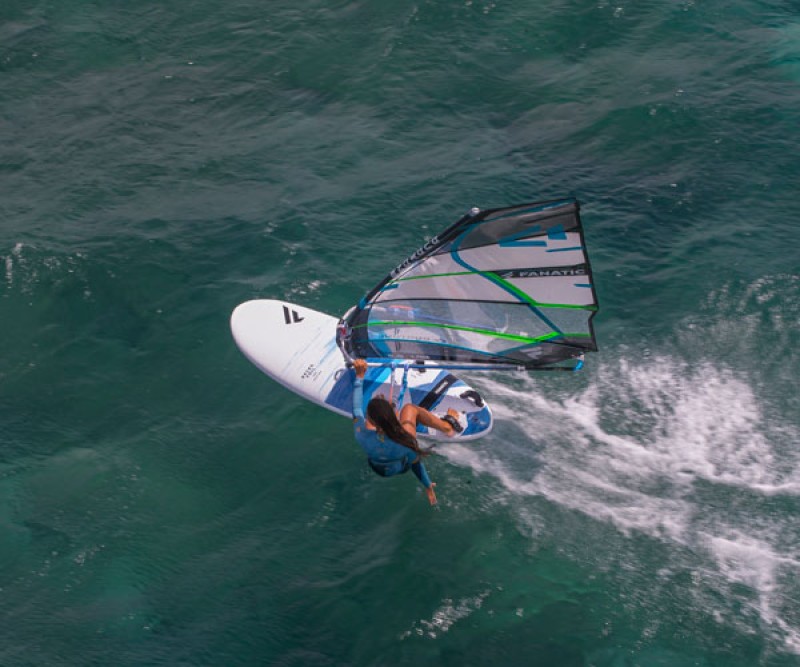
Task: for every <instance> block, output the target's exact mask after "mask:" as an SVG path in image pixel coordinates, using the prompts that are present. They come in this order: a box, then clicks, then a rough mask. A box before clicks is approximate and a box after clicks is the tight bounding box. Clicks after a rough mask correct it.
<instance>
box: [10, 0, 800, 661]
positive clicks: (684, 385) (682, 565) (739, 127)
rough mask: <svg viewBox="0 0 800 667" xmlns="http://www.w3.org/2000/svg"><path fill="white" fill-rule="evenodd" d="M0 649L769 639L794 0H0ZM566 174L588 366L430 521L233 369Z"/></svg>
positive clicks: (500, 436) (318, 657) (16, 652)
mask: <svg viewBox="0 0 800 667" xmlns="http://www.w3.org/2000/svg"><path fill="white" fill-rule="evenodd" d="M0 82H2V83H1V85H0V342H2V347H1V348H0V427H1V428H0V611H2V619H3V622H2V624H0V628H2V630H0V632H1V633H2V635H1V636H2V640H1V641H0V664H2V665H10V666H16V665H215V666H216V665H226V666H228V665H230V666H233V665H284V666H290V665H291V666H305V665H312V666H317V665H320V666H322V665H411V664H413V665H458V666H462V665H475V666H484V665H526V666H527V665H537V666H538V665H544V666H550V665H553V666H555V667H560V666H567V667H570V666H573V665H575V666H578V665H580V666H586V667H588V666H590V665H591V666H594V667H622V666H625V667H628V666H633V665H642V666H646V667H647V666H651V665H655V666H660V667H666V666H673V665H681V666H682V665H701V666H714V667H716V666H736V667H739V666H741V667H749V666H751V665H770V666H773V665H774V666H788V665H798V664H800V602H799V600H800V583H798V582H800V578H798V575H800V546H799V545H800V527H799V526H800V523H798V516H799V515H800V449H799V448H798V441H799V440H800V437H798V436H800V419H799V417H800V398H799V397H798V392H797V380H796V376H797V373H798V371H799V370H800V356H799V355H798V352H797V349H798V344H799V343H800V333H799V332H800V259H799V257H800V254H799V253H798V247H800V197H798V195H799V194H800V186H799V185H798V184H800V6H798V5H797V3H795V2H789V1H785V2H771V3H768V2H764V1H758V0H733V1H732V2H721V1H719V0H716V1H712V2H695V1H692V0H686V1H676V2H638V3H634V2H627V1H626V2H606V1H605V0H594V1H592V2H590V1H583V0H570V1H556V0H549V1H547V2H542V3H525V2H522V1H520V0H513V1H512V0H507V1H504V0H494V1H490V0H459V1H458V2H449V1H440V0H437V1H426V2H407V1H405V0H395V1H394V2H385V1H384V2H377V1H376V2H358V1H356V2H318V1H317V2H315V1H313V0H297V1H295V2H271V3H253V2H244V1H242V0H231V1H230V2H227V3H211V2H207V1H206V0H197V1H195V2H192V3H176V2H159V3H154V2H140V3H120V2H111V3H98V2H89V1H87V0H62V1H61V2H53V1H52V0H49V1H43V0H30V1H29V2H19V1H16V0H4V2H3V3H2V5H0ZM566 194H574V195H576V196H578V197H579V198H580V199H581V201H582V202H583V204H584V206H583V218H584V224H585V226H586V236H587V242H588V245H589V248H590V254H591V258H592V261H593V267H594V275H595V281H596V286H597V290H598V294H599V298H600V301H601V312H600V314H599V316H598V317H597V318H596V320H595V322H596V329H597V334H598V337H599V341H600V346H601V350H600V352H599V354H596V355H593V356H592V357H591V358H590V359H589V360H588V364H587V368H586V370H585V372H583V373H581V374H577V375H567V374H563V376H561V375H559V377H550V376H549V375H548V376H547V377H541V376H531V377H528V376H523V375H510V376H491V377H489V376H477V377H473V378H470V380H471V381H472V382H474V383H475V384H476V385H478V386H479V387H480V388H481V389H482V390H483V391H484V393H485V394H486V396H487V397H488V398H489V400H490V401H491V402H492V405H493V407H494V409H495V412H496V416H497V419H498V421H497V425H496V428H495V431H494V433H493V434H492V435H491V436H489V437H488V438H486V439H484V440H482V441H479V442H478V443H475V444H473V445H470V446H469V447H456V446H451V447H450V448H448V449H445V448H442V449H441V455H440V456H437V457H435V458H433V459H432V460H431V462H430V465H429V468H430V471H431V475H432V477H433V478H434V479H435V481H437V482H438V492H439V497H440V507H439V509H438V511H434V510H431V509H430V508H429V507H428V505H427V503H426V501H425V499H424V496H423V495H422V494H421V493H420V490H419V488H418V485H417V484H416V482H415V480H414V479H413V478H411V477H408V478H401V479H393V480H382V479H379V478H377V477H376V476H374V475H372V474H371V473H370V472H369V471H368V470H367V468H366V465H365V463H364V461H363V459H362V457H361V456H360V454H359V451H358V449H357V447H356V445H355V443H354V441H353V439H352V434H351V427H350V424H349V423H348V422H347V420H343V419H341V418H340V417H337V416H335V415H333V414H331V413H328V412H325V411H323V410H321V409H319V408H316V407H314V406H312V405H310V404H308V403H305V402H303V401H302V400H300V399H299V398H297V397H295V396H293V395H292V394H290V393H289V392H287V391H286V390H284V389H283V388H281V387H280V386H278V385H277V384H275V383H273V382H271V381H270V380H268V379H267V378H266V377H264V376H263V375H261V374H260V373H259V372H258V371H257V370H256V369H255V368H254V367H253V366H251V365H250V364H249V363H248V362H247V361H246V360H245V359H244V358H243V357H242V356H241V354H240V353H239V352H238V350H237V349H236V348H235V346H234V344H233V341H232V339H231V337H230V334H229V331H228V317H229V314H230V311H231V310H232V309H233V307H234V306H235V305H236V304H237V303H239V302H241V301H244V300H247V299H250V298H254V297H265V298H282V299H287V300H289V301H294V302H296V303H302V304H304V305H307V306H310V307H312V308H316V309H319V310H323V311H326V312H330V313H333V314H340V313H342V312H343V311H344V310H346V309H347V308H348V307H349V306H350V305H351V304H352V303H353V302H354V301H355V300H356V299H358V298H359V297H360V296H361V294H362V293H363V292H364V291H365V290H367V289H368V288H370V287H371V286H372V285H373V284H374V282H376V281H378V280H379V279H381V278H382V277H383V275H385V273H386V271H387V270H388V269H389V268H391V267H392V266H393V265H394V264H396V263H397V262H398V261H400V260H401V259H403V258H404V257H405V256H406V255H407V254H408V253H409V252H410V251H412V250H414V249H415V248H416V247H417V246H418V245H419V244H420V242H421V241H422V240H424V239H425V237H426V235H431V234H433V233H435V232H436V231H438V230H439V228H442V227H444V226H446V225H447V224H449V223H450V222H452V221H453V220H455V219H456V218H458V217H459V216H460V215H461V214H462V213H463V212H465V211H466V210H467V209H468V208H469V207H471V206H475V205H476V206H480V207H483V208H488V207H493V206H502V205H506V204H512V203H517V202H521V201H530V200H534V199H540V198H549V197H555V196H562V195H566Z"/></svg>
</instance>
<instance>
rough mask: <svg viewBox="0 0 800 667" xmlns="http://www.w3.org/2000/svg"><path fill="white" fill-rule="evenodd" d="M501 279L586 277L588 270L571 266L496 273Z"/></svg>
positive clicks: (509, 270) (508, 270)
mask: <svg viewBox="0 0 800 667" xmlns="http://www.w3.org/2000/svg"><path fill="white" fill-rule="evenodd" d="M494 273H496V274H497V275H498V276H500V277H501V278H552V277H561V276H585V275H586V268H585V267H583V266H570V267H561V268H550V269H507V270H505V271H495V272H494Z"/></svg>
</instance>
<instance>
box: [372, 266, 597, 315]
mask: <svg viewBox="0 0 800 667" xmlns="http://www.w3.org/2000/svg"><path fill="white" fill-rule="evenodd" d="M454 276H483V277H485V278H489V280H491V281H492V282H497V283H502V284H503V286H504V287H505V288H506V289H508V290H509V291H512V292H513V293H514V295H515V296H517V297H518V298H519V299H521V300H522V301H523V303H526V304H529V305H531V306H535V307H536V308H568V309H570V310H592V311H596V310H597V306H580V305H575V304H573V303H544V302H543V301H536V300H535V299H533V298H532V297H530V296H529V295H528V294H525V292H523V291H522V290H521V289H519V288H518V287H515V286H514V285H512V284H511V283H509V282H508V281H507V280H505V279H504V278H501V277H500V276H498V275H497V274H496V273H494V272H492V271H455V272H453V273H431V274H429V275H425V276H409V277H407V278H397V279H396V280H393V281H392V282H390V283H387V285H386V287H384V289H383V291H386V288H387V287H388V286H389V285H394V284H397V283H401V282H405V281H407V280H422V279H424V278H451V277H454ZM415 299H417V300H419V298H418V297H415Z"/></svg>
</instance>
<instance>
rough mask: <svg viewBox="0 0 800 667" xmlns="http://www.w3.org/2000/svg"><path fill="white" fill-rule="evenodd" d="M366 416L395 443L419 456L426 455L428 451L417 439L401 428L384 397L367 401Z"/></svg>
mask: <svg viewBox="0 0 800 667" xmlns="http://www.w3.org/2000/svg"><path fill="white" fill-rule="evenodd" d="M367 417H368V418H369V420H370V421H371V422H372V423H373V424H375V426H377V427H378V428H379V429H380V430H381V431H383V432H384V433H385V434H386V435H387V436H388V437H389V438H391V439H392V440H394V441H395V442H396V443H399V444H401V445H403V447H408V448H409V449H411V450H413V451H415V452H416V453H417V454H419V455H420V456H428V454H430V452H426V451H425V450H423V449H421V448H420V446H419V444H418V443H417V439H416V438H415V437H414V436H413V435H411V434H410V433H409V432H408V431H406V430H405V429H404V428H403V425H402V424H401V423H400V421H399V420H398V419H397V415H396V414H395V411H394V408H393V407H392V404H391V403H389V401H387V400H386V399H385V398H380V397H376V398H373V399H372V400H371V401H370V402H369V403H367Z"/></svg>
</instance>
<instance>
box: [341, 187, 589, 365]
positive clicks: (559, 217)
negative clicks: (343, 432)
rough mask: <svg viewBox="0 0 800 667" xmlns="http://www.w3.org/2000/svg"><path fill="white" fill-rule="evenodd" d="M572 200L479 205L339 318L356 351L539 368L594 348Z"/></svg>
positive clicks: (348, 346)
mask: <svg viewBox="0 0 800 667" xmlns="http://www.w3.org/2000/svg"><path fill="white" fill-rule="evenodd" d="M585 246H586V244H585V242H584V238H583V229H582V226H581V221H580V215H579V204H578V202H577V201H576V200H574V199H562V200H554V201H548V202H534V203H530V204H522V205H519V206H512V207H506V208H501V209H492V210H488V211H477V210H476V209H473V211H472V212H471V213H470V214H469V215H467V216H464V217H463V218H461V219H460V220H459V221H457V222H456V223H454V224H453V225H451V226H450V227H448V228H447V229H446V230H445V231H444V232H442V233H441V234H439V235H438V236H435V237H433V238H432V239H430V240H429V241H428V242H427V243H426V244H425V245H424V246H423V247H422V248H420V249H419V250H417V251H416V252H415V253H413V254H412V255H411V256H410V257H408V258H407V259H406V260H405V261H404V262H402V263H401V264H400V265H398V266H397V268H395V269H394V270H393V271H392V272H391V273H390V274H389V275H388V276H387V277H386V278H385V279H384V280H383V281H382V282H381V283H379V284H378V285H376V286H375V287H374V288H373V289H372V290H371V291H370V292H369V293H368V294H367V295H366V296H365V297H364V298H362V300H361V301H360V302H359V303H358V305H357V306H355V307H354V308H352V309H351V310H350V311H349V312H348V313H347V315H345V317H344V318H343V320H342V326H341V327H340V339H339V343H340V346H341V347H342V349H343V351H344V352H345V354H346V355H347V356H350V357H365V358H384V359H416V360H431V361H436V362H439V363H440V364H442V365H444V366H446V365H447V364H463V363H468V364H476V363H477V364H486V365H487V366H486V367H487V368H491V367H495V366H497V367H502V366H503V365H506V366H511V367H515V368H520V367H523V368H527V369H532V370H533V369H537V368H545V367H548V366H552V365H554V364H559V363H561V362H564V361H568V360H570V359H575V358H576V357H581V356H582V355H583V353H584V352H587V351H594V350H596V349H597V344H596V340H595V336H594V330H593V326H592V318H593V317H594V315H595V313H596V312H597V310H598V304H597V298H596V293H595V289H594V285H593V281H592V272H591V266H590V264H589V259H588V256H587V254H586V247H585Z"/></svg>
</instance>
